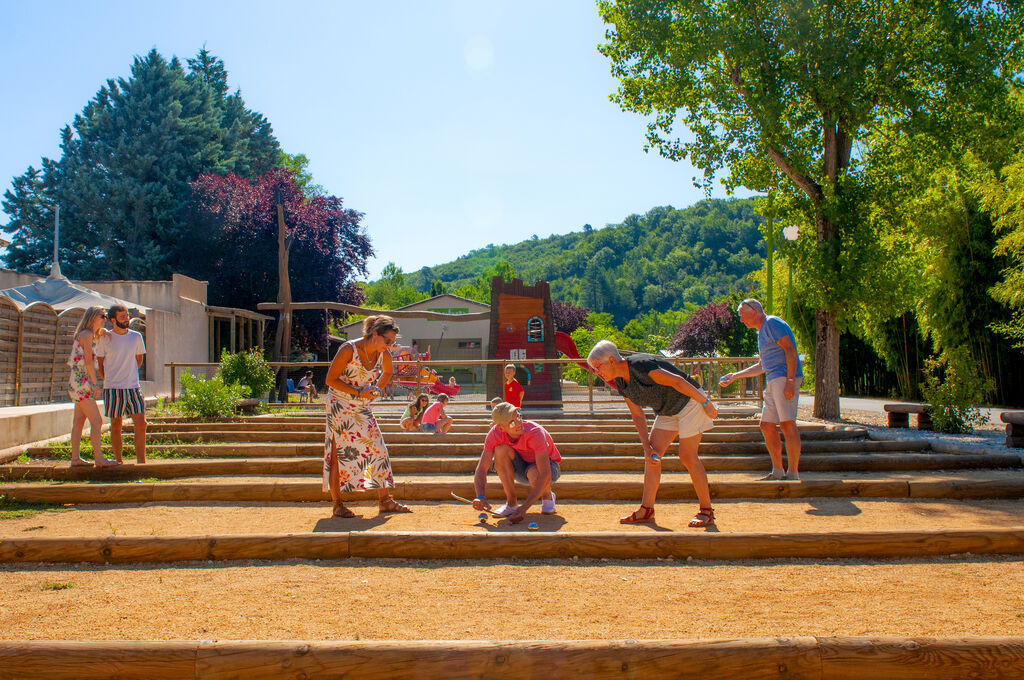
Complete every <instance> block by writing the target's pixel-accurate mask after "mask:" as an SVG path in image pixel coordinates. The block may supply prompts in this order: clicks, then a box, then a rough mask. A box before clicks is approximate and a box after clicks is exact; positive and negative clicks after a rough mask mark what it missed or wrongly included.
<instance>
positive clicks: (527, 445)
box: [473, 402, 562, 524]
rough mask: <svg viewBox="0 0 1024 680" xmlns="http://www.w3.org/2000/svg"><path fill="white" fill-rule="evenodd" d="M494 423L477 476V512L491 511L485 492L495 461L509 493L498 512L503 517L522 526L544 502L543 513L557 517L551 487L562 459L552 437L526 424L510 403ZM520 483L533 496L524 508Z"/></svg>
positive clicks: (498, 410)
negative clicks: (532, 509)
mask: <svg viewBox="0 0 1024 680" xmlns="http://www.w3.org/2000/svg"><path fill="white" fill-rule="evenodd" d="M491 420H493V421H494V425H492V426H491V430H490V431H489V432H488V433H487V438H486V439H485V440H484V450H483V453H481V454H480V462H479V463H477V466H476V474H475V475H474V476H473V484H474V486H475V487H476V498H475V499H474V501H473V507H474V508H475V509H477V510H490V509H491V504H490V503H488V502H487V496H486V494H485V493H484V491H485V489H486V485H487V472H488V471H489V470H490V468H491V461H492V460H493V462H494V467H495V469H496V470H497V472H498V478H499V479H500V480H501V486H502V488H503V489H504V490H505V505H503V506H501V507H500V508H498V509H497V510H496V512H497V513H498V514H499V515H502V516H504V517H508V520H509V521H510V522H512V523H513V524H516V523H518V522H522V521H523V518H524V517H525V516H526V511H527V510H528V509H529V508H530V506H531V505H533V504H534V503H536V502H537V501H538V500H540V501H541V504H540V511H541V512H542V513H544V514H545V515H551V514H554V512H555V493H554V492H553V491H552V490H551V484H552V483H553V482H556V481H558V477H559V475H561V470H560V468H559V463H561V462H562V456H561V454H560V453H558V447H556V446H555V442H554V440H553V439H552V438H551V435H550V434H549V433H548V431H547V430H545V429H544V428H543V427H541V426H540V425H538V424H537V423H535V422H533V421H532V420H523V416H522V415H521V414H520V413H519V409H517V408H516V407H515V406H513V405H512V404H509V403H508V402H502V403H500V404H498V405H497V406H495V407H494V408H493V409H491ZM516 481H518V482H520V483H521V484H529V485H530V494H529V495H528V496H527V497H526V500H525V501H524V502H523V504H522V505H519V499H518V497H517V496H516V485H515V483H516Z"/></svg>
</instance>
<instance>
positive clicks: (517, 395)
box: [503, 364, 524, 408]
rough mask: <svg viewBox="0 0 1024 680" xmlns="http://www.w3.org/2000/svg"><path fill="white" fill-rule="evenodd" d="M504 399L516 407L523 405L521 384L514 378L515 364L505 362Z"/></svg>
mask: <svg viewBox="0 0 1024 680" xmlns="http://www.w3.org/2000/svg"><path fill="white" fill-rule="evenodd" d="M503 388H504V394H505V401H506V402H508V403H509V404H512V405H513V406H515V407H516V408H519V407H521V406H522V405H523V392H524V390H523V386H522V385H521V384H520V383H519V381H518V380H516V365H515V364H505V384H504V385H503Z"/></svg>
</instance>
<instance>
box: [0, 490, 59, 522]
mask: <svg viewBox="0 0 1024 680" xmlns="http://www.w3.org/2000/svg"><path fill="white" fill-rule="evenodd" d="M73 509H74V508H68V507H64V506H63V505H57V504H55V503H22V502H20V501H12V500H9V499H8V498H7V495H6V494H0V520H5V519H24V518H25V517H33V516H34V515H38V514H39V513H41V512H68V511H70V510H73Z"/></svg>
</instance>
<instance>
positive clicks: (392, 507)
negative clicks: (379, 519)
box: [377, 496, 412, 512]
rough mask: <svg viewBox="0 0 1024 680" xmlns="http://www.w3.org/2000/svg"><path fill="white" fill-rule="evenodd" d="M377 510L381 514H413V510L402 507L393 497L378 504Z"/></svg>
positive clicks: (383, 499)
mask: <svg viewBox="0 0 1024 680" xmlns="http://www.w3.org/2000/svg"><path fill="white" fill-rule="evenodd" d="M377 509H378V510H380V511H381V512H412V508H410V507H408V506H406V505H402V504H401V503H399V502H398V501H396V500H395V499H394V497H392V496H388V497H387V498H382V499H381V500H380V501H378V503H377Z"/></svg>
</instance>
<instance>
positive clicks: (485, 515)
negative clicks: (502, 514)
mask: <svg viewBox="0 0 1024 680" xmlns="http://www.w3.org/2000/svg"><path fill="white" fill-rule="evenodd" d="M477 517H479V518H480V519H482V520H486V519H487V513H486V512H481V513H480V514H479V515H477Z"/></svg>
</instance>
